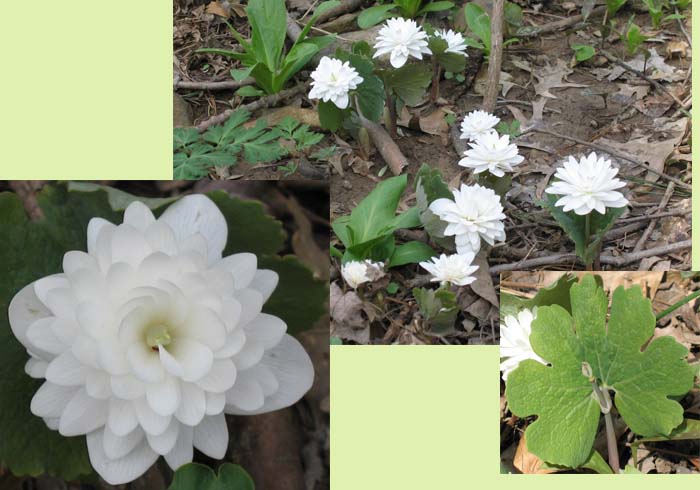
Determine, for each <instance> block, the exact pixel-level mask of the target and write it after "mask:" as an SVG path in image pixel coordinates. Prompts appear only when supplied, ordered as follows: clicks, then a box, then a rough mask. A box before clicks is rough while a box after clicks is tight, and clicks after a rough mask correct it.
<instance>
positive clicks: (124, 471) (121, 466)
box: [87, 431, 158, 485]
mask: <svg viewBox="0 0 700 490" xmlns="http://www.w3.org/2000/svg"><path fill="white" fill-rule="evenodd" d="M103 438H104V434H103V431H95V432H92V433H90V434H88V435H87V446H88V453H89V455H90V463H91V464H92V467H93V468H95V471H97V473H98V474H99V475H100V476H101V477H102V478H103V479H104V480H105V481H106V482H107V483H109V484H110V485H121V484H122V483H128V482H131V481H133V480H135V479H136V478H138V477H139V476H141V475H143V474H144V473H145V472H146V470H147V469H148V468H150V467H151V465H152V464H153V463H155V462H156V460H157V459H158V454H156V452H155V451H153V450H152V449H151V448H150V446H149V445H148V444H147V443H146V441H142V442H141V444H139V445H138V446H137V447H136V449H134V450H133V451H131V452H129V453H128V454H127V455H126V456H124V457H123V458H119V459H116V460H112V459H109V458H108V457H107V455H106V454H105V452H104V441H103Z"/></svg>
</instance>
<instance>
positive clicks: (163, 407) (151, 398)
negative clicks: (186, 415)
mask: <svg viewBox="0 0 700 490" xmlns="http://www.w3.org/2000/svg"><path fill="white" fill-rule="evenodd" d="M180 396H181V395H180V381H179V380H178V379H177V378H175V377H173V376H165V379H163V381H160V382H158V383H154V384H152V385H149V386H148V387H147V388H146V400H147V401H148V405H149V406H150V407H151V408H152V409H153V411H154V412H155V413H157V414H158V415H163V416H168V415H172V414H174V413H175V410H177V406H178V405H179V404H180Z"/></svg>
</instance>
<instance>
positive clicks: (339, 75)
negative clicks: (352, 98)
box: [309, 56, 363, 109]
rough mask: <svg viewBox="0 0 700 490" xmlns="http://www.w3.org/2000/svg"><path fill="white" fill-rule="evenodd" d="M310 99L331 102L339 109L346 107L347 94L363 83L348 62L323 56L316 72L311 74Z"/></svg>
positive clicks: (347, 101)
mask: <svg viewBox="0 0 700 490" xmlns="http://www.w3.org/2000/svg"><path fill="white" fill-rule="evenodd" d="M311 78H312V80H313V81H312V82H311V91H309V98H310V99H320V100H322V101H324V102H328V101H331V102H333V103H334V104H335V105H336V106H337V107H338V108H339V109H345V108H347V107H348V103H349V94H350V91H351V90H355V89H356V88H357V87H358V85H360V84H361V83H362V81H363V78H362V77H361V76H360V75H359V74H358V73H357V70H355V68H353V67H352V66H350V63H349V62H347V61H346V62H342V61H340V60H337V59H335V58H329V57H328V56H324V57H323V58H321V61H320V62H319V64H318V67H317V68H316V70H314V71H313V72H312V73H311Z"/></svg>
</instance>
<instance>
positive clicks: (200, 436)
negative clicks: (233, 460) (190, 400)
mask: <svg viewBox="0 0 700 490" xmlns="http://www.w3.org/2000/svg"><path fill="white" fill-rule="evenodd" d="M193 442H194V447H196V448H197V449H199V450H200V451H202V452H203V453H204V454H206V455H207V456H209V457H210V458H214V459H221V458H223V457H224V456H225V455H226V448H227V447H228V427H227V426H226V416H225V415H224V414H223V413H220V414H218V415H214V416H212V417H204V420H202V423H201V424H199V425H198V426H197V427H195V428H194V438H193Z"/></svg>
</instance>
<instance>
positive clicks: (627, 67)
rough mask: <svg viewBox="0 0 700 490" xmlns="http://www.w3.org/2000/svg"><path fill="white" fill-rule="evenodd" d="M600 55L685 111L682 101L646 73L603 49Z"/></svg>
mask: <svg viewBox="0 0 700 490" xmlns="http://www.w3.org/2000/svg"><path fill="white" fill-rule="evenodd" d="M600 54H602V55H603V56H605V57H606V58H607V59H609V60H610V61H612V62H613V63H615V64H616V65H619V66H621V67H622V68H624V69H625V70H627V71H629V72H632V73H634V74H635V75H637V76H638V77H642V78H643V79H644V80H646V81H647V82H649V83H650V84H652V85H653V86H654V87H656V88H657V89H658V90H661V91H662V92H664V93H665V94H666V95H668V96H669V97H671V98H672V99H673V102H675V103H676V105H677V106H678V107H679V108H680V109H682V110H684V111H685V109H686V107H685V105H684V104H683V101H682V100H681V99H679V98H678V97H676V96H675V95H674V94H673V93H672V92H671V91H670V90H668V89H667V88H666V87H664V86H663V85H661V84H660V83H659V82H657V81H656V80H654V79H653V78H651V77H650V76H648V75H647V74H646V73H643V72H641V71H639V70H637V69H636V68H632V67H631V66H630V65H628V64H627V63H625V62H624V61H622V60H621V59H619V58H618V57H617V56H615V55H614V54H612V53H609V52H607V51H605V50H604V49H601V50H600ZM685 115H686V116H690V115H689V114H688V113H687V112H686V114H685Z"/></svg>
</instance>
